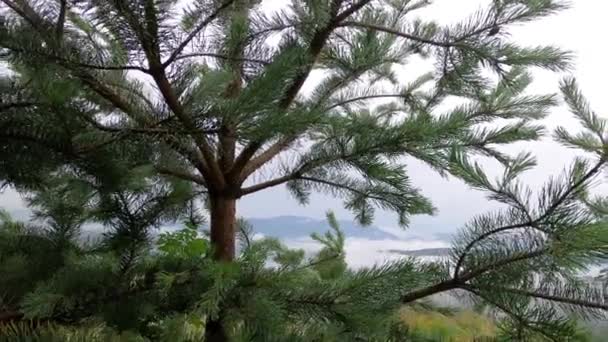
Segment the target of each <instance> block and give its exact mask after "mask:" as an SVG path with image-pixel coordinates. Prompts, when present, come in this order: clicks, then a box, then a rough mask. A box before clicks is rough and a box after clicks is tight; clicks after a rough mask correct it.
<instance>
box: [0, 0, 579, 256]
mask: <svg viewBox="0 0 608 342" xmlns="http://www.w3.org/2000/svg"><path fill="white" fill-rule="evenodd" d="M3 3H4V10H3V21H2V32H1V33H0V41H1V42H2V43H1V48H2V49H3V60H4V61H6V62H7V63H8V65H9V68H10V72H9V73H5V74H4V75H3V80H2V88H3V89H2V93H3V99H2V113H3V115H2V123H1V127H2V137H3V140H2V141H3V142H2V146H3V149H2V153H3V154H2V160H3V161H4V162H3V164H2V166H3V167H2V172H3V177H2V178H3V179H5V180H8V181H9V182H12V183H15V182H17V183H19V182H20V181H21V182H23V181H25V182H27V184H32V183H34V182H36V181H40V180H41V178H44V177H45V176H44V175H45V174H47V173H48V172H54V171H56V170H57V169H60V168H63V167H69V168H71V169H73V170H74V171H75V172H81V173H82V174H83V175H82V177H85V175H92V176H96V177H103V178H105V179H104V180H103V181H105V182H110V183H111V182H112V181H113V179H112V178H114V181H115V178H117V177H120V176H121V175H122V174H123V171H124V170H125V169H129V168H133V167H137V166H142V165H147V166H150V167H151V168H153V171H154V172H155V173H157V174H158V175H161V176H164V177H166V178H177V179H180V180H184V181H187V182H189V183H190V184H191V185H192V186H193V187H195V188H198V189H200V190H202V191H204V192H205V193H206V195H207V199H208V203H209V207H210V213H211V217H210V225H211V241H212V242H213V245H214V247H215V251H216V252H215V253H216V257H217V259H221V260H227V261H229V260H233V259H234V256H235V223H236V206H235V205H236V200H237V199H239V198H242V197H243V196H247V195H249V194H252V193H255V192H257V191H262V190H264V189H267V188H270V187H273V186H277V185H281V184H286V185H287V187H288V188H289V190H290V191H291V192H292V193H293V194H294V195H295V196H296V198H297V199H298V200H300V201H302V202H304V203H306V202H307V200H308V196H309V194H310V193H311V192H312V191H319V192H325V193H330V194H333V195H335V196H337V197H340V198H343V199H344V205H345V206H346V207H347V208H349V209H351V210H352V211H353V212H354V214H355V216H356V217H357V219H358V220H359V221H360V222H361V223H364V224H367V223H370V222H371V220H372V217H373V213H374V208H376V207H379V208H382V209H385V210H389V211H393V212H395V213H397V214H398V216H399V221H400V223H401V224H403V225H405V224H407V218H408V216H409V215H412V214H420V213H432V212H433V207H432V205H431V203H430V202H429V201H428V200H427V199H426V198H424V197H423V196H422V195H421V194H420V192H419V190H418V189H417V188H416V187H415V186H413V185H412V184H410V181H409V178H408V175H407V172H406V169H405V165H404V164H403V162H402V159H401V157H404V156H413V157H415V158H418V159H420V160H422V161H424V162H426V163H428V164H429V165H431V166H432V167H433V168H435V169H436V170H438V171H439V172H440V173H445V172H450V168H449V166H448V160H449V159H450V156H451V155H452V153H453V151H454V150H457V151H458V153H462V154H464V155H471V154H481V155H486V156H490V157H493V158H496V159H498V160H500V161H501V162H505V163H506V162H508V160H509V156H507V155H503V154H502V153H500V152H499V151H498V150H497V149H496V147H497V146H498V145H501V144H506V143H510V142H514V141H519V140H533V139H536V138H537V137H538V135H539V133H540V129H541V128H540V127H539V126H537V125H534V124H533V123H532V122H533V121H534V120H535V119H538V118H541V117H543V116H544V115H545V114H546V112H547V108H548V107H549V106H551V105H553V104H554V103H555V98H554V97H553V96H552V95H539V96H533V95H524V94H523V91H524V89H525V88H526V86H527V85H528V83H529V82H530V79H529V76H528V75H527V74H526V73H525V71H524V69H525V68H526V67H529V66H538V67H542V68H547V69H551V70H563V69H565V68H567V67H568V60H569V57H570V55H569V54H568V53H567V52H563V51H560V50H558V49H557V48H553V47H549V46H539V47H532V48H525V47H520V46H517V45H516V44H514V43H513V42H511V41H509V39H508V28H509V27H511V26H513V25H517V24H520V23H525V22H528V21H532V20H536V19H538V18H542V17H544V16H546V15H549V14H551V13H553V12H556V11H558V10H560V9H562V8H564V5H563V4H562V3H561V2H559V1H551V0H542V1H537V0H534V1H498V0H496V1H493V2H492V3H491V5H490V6H489V8H487V9H483V10H480V11H479V12H477V13H475V14H474V15H472V16H471V17H470V18H467V19H465V20H463V21H462V22H461V23H459V24H456V25H453V26H449V27H448V26H440V25H439V24H436V23H433V22H424V21H422V20H419V19H412V18H411V16H412V13H414V14H415V11H416V10H418V9H420V8H422V7H424V6H425V5H427V2H426V1H406V0H403V1H381V2H377V3H376V2H374V1H370V0H361V1H344V0H332V1H293V2H292V3H290V7H289V9H287V10H285V11H279V12H275V13H267V12H264V11H263V10H262V9H261V8H260V1H246V0H228V1H225V2H220V1H211V0H209V1H202V0H201V1H192V2H188V3H187V5H186V6H185V8H183V6H182V8H180V4H179V3H178V2H177V1H153V0H138V1H93V0H91V1H13V0H6V1H3ZM273 37H279V38H280V42H278V43H277V44H273V43H272V41H273V39H272V38H273ZM414 55H420V56H423V57H426V58H434V59H435V60H436V65H437V70H436V71H435V72H434V73H431V74H427V75H423V76H421V77H420V78H418V79H416V80H414V81H413V82H411V83H404V82H403V81H402V80H400V77H399V76H398V75H397V73H396V72H395V68H396V67H397V66H400V65H406V64H407V60H408V58H409V57H411V56H414ZM488 70H491V71H493V72H494V73H496V74H498V75H500V76H501V79H502V80H501V81H500V82H499V83H498V84H496V83H495V82H492V80H491V78H488V77H487V72H486V71H488ZM316 71H323V73H324V75H325V76H324V78H323V80H322V81H320V82H319V83H318V84H315V85H314V87H313V89H312V90H311V91H310V92H304V91H303V85H304V83H305V82H306V80H307V79H308V78H309V76H310V75H311V73H313V72H316ZM484 75H486V76H484ZM450 96H457V97H460V98H462V99H463V100H465V104H463V105H462V106H458V107H456V108H452V109H451V110H447V111H443V110H442V109H440V108H441V107H440V106H441V105H442V103H443V102H444V100H445V99H446V98H447V97H450ZM374 99H385V100H390V101H389V102H387V103H385V104H384V105H381V106H373V107H370V106H368V105H369V104H370V101H371V100H374ZM502 119H506V121H507V123H503V120H502ZM489 123H500V124H498V125H496V126H493V128H492V129H488V128H480V127H481V126H484V127H485V125H486V124H489ZM286 159H289V160H286ZM117 160H118V161H119V162H117ZM117 163H120V164H121V165H120V168H119V167H117V166H116V165H115V164H117ZM34 165H35V167H33V166H34ZM109 168H112V169H114V170H109ZM268 171H272V172H271V173H272V175H273V176H272V177H270V178H269V179H261V177H257V176H256V175H263V174H268ZM101 174H103V176H100V175H101Z"/></svg>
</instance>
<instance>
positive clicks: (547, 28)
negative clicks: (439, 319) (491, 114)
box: [0, 0, 608, 231]
mask: <svg viewBox="0 0 608 342" xmlns="http://www.w3.org/2000/svg"><path fill="white" fill-rule="evenodd" d="M488 2H489V0H485V1H484V0H435V1H434V4H433V5H432V6H430V7H429V8H427V9H424V10H421V11H418V15H420V16H422V17H423V18H424V19H426V20H428V19H435V20H436V21H437V22H439V23H440V24H443V23H449V22H454V21H458V20H460V19H462V18H464V17H466V16H467V15H468V14H470V13H472V12H474V11H475V10H476V9H477V8H479V7H480V6H482V5H484V4H487V3H488ZM282 3H285V1H283V0H265V6H267V7H268V8H277V7H278V6H281V4H282ZM572 3H573V5H572V8H571V9H570V10H567V11H564V12H562V13H561V14H559V15H556V16H553V17H550V18H547V19H544V20H542V21H538V22H535V23H532V24H528V25H526V26H522V27H518V28H516V29H513V30H511V32H512V38H513V39H514V40H515V41H517V42H519V43H520V44H524V45H538V44H553V45H557V46H560V47H563V48H566V49H569V50H571V51H573V52H575V54H576V60H575V64H576V65H575V69H574V70H573V72H572V74H573V75H574V76H576V78H577V79H578V81H579V84H580V86H581V88H582V89H583V92H584V93H585V95H586V96H587V98H588V99H589V100H590V101H591V103H592V106H593V108H594V109H595V110H596V111H597V112H598V113H599V114H600V115H601V116H604V117H605V116H606V115H608V101H602V100H604V98H603V96H604V97H605V96H606V95H605V94H606V89H605V82H606V80H607V79H608V69H607V68H606V60H607V55H608V54H607V52H608V48H607V47H606V43H605V42H604V38H605V37H604V34H606V33H608V23H607V22H606V19H605V14H606V13H607V10H608V2H604V1H593V0H576V1H572ZM417 65H418V64H414V69H415V68H416V66H417ZM419 69H420V70H416V71H415V73H416V74H421V73H423V72H425V71H426V70H424V64H420V68H419ZM534 76H535V82H534V84H533V86H532V87H531V88H530V89H531V92H533V93H551V92H557V90H558V89H557V85H558V81H559V79H560V77H563V76H564V75H556V74H553V73H550V72H545V71H535V72H534ZM546 122H547V124H548V125H549V126H550V127H555V126H556V125H565V126H567V127H569V128H570V127H571V128H572V129H576V123H575V122H574V121H573V120H572V119H571V115H570V114H569V113H568V112H567V110H566V109H565V108H564V107H563V106H561V107H559V108H556V109H555V110H554V111H553V113H552V115H551V116H550V117H549V118H548V119H547V120H546ZM522 148H525V149H527V150H530V151H532V152H534V153H535V154H536V155H537V157H538V160H539V166H538V168H537V169H536V170H534V171H532V172H530V173H529V174H528V175H527V178H526V181H527V182H530V183H531V184H540V183H542V181H543V180H544V179H546V178H547V175H548V174H555V173H558V172H560V171H561V170H562V169H563V167H565V166H567V165H568V164H569V162H570V161H571V160H572V158H573V156H574V155H575V153H574V152H573V151H569V150H566V149H564V148H561V147H559V146H557V145H556V144H554V143H552V142H550V141H543V142H538V143H528V144H518V145H517V146H513V147H512V148H510V150H512V151H517V150H518V149H522ZM408 170H409V173H410V175H411V177H412V179H413V181H414V184H416V185H417V186H418V187H420V188H421V189H422V190H423V193H424V194H426V195H427V196H428V197H430V198H431V199H432V200H433V202H434V204H435V206H436V207H437V208H438V214H437V216H435V217H417V218H415V219H414V220H412V225H411V229H413V230H422V231H424V230H425V229H427V228H426V227H437V228H441V229H442V230H449V231H453V230H454V229H456V228H458V227H459V226H461V225H462V224H463V223H464V222H465V221H466V220H467V219H469V218H470V217H471V216H473V215H475V214H479V213H482V212H484V211H486V210H487V209H490V208H492V205H490V204H489V203H488V202H487V201H486V200H485V199H484V197H483V195H482V194H481V193H479V192H476V191H472V190H470V189H468V188H467V187H466V186H465V185H463V184H462V183H461V182H459V181H456V180H453V179H442V178H441V177H439V176H438V175H437V174H435V173H434V172H432V171H431V170H430V169H429V168H427V167H425V166H424V165H421V164H420V163H418V162H416V161H414V160H412V161H411V162H409V164H408ZM22 205H23V204H22V202H21V201H20V199H19V197H18V195H16V194H15V193H14V192H12V191H10V190H7V191H5V192H4V193H3V194H1V195H0V207H4V208H6V209H8V210H10V211H13V210H18V209H20V208H22ZM329 209H331V210H334V211H335V212H336V214H337V215H338V216H339V217H340V218H350V217H351V215H350V213H349V212H347V211H345V210H343V209H342V208H341V201H340V200H335V199H332V198H328V197H323V196H314V197H312V200H311V203H310V204H309V205H308V206H306V207H303V206H300V205H298V204H297V203H296V202H295V201H294V200H293V199H291V198H290V196H289V194H288V193H287V192H286V191H285V189H284V188H282V187H280V188H275V189H271V190H267V191H264V192H261V193H257V194H254V195H251V196H249V197H246V198H245V199H243V200H241V201H240V202H239V204H238V211H239V214H240V215H242V216H245V217H267V216H278V215H303V216H313V217H322V216H323V215H324V213H325V211H327V210H329ZM395 223H396V221H395V218H394V217H393V216H391V215H386V214H382V213H381V212H378V215H377V217H376V224H377V225H379V226H382V227H385V228H390V227H396V224H395Z"/></svg>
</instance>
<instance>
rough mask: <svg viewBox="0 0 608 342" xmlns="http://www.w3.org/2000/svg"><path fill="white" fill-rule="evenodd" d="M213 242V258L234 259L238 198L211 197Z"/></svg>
mask: <svg viewBox="0 0 608 342" xmlns="http://www.w3.org/2000/svg"><path fill="white" fill-rule="evenodd" d="M210 200H211V244H212V245H213V248H214V255H213V258H214V259H215V260H218V261H227V262H230V261H233V260H234V256H235V226H236V200H235V199H234V198H226V197H211V199H210Z"/></svg>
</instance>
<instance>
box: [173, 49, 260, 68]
mask: <svg viewBox="0 0 608 342" xmlns="http://www.w3.org/2000/svg"><path fill="white" fill-rule="evenodd" d="M193 57H213V58H217V59H222V60H226V61H235V62H247V63H254V64H261V65H269V64H270V61H266V60H263V59H256V58H249V57H230V56H226V55H222V54H219V53H213V52H194V53H188V54H183V55H180V56H179V57H177V58H175V60H176V61H178V60H181V59H187V58H193Z"/></svg>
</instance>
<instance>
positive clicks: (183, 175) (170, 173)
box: [154, 165, 206, 186]
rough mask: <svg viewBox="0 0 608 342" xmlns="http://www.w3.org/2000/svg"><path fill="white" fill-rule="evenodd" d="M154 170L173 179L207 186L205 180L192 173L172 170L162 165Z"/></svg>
mask: <svg viewBox="0 0 608 342" xmlns="http://www.w3.org/2000/svg"><path fill="white" fill-rule="evenodd" d="M154 168H155V169H156V171H158V172H159V173H160V174H162V175H165V176H172V177H176V178H179V179H183V180H187V181H192V182H194V183H196V184H199V185H202V186H206V183H205V179H204V178H203V177H201V176H199V175H196V174H193V173H190V172H186V171H183V170H176V169H171V168H168V167H164V166H160V165H157V166H155V167H154Z"/></svg>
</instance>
